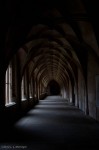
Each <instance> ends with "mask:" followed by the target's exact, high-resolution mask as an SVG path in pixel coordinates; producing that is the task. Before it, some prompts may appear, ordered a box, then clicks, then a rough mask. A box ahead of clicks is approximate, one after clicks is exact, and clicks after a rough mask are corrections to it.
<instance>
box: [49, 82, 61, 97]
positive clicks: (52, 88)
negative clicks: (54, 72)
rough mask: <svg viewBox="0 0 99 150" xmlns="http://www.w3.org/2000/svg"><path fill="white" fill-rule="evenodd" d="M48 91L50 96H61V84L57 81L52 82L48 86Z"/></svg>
mask: <svg viewBox="0 0 99 150" xmlns="http://www.w3.org/2000/svg"><path fill="white" fill-rule="evenodd" d="M48 91H49V95H60V86H59V84H58V83H57V82H56V81H55V80H52V81H50V82H49V84H48Z"/></svg>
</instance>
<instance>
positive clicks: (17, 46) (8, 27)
mask: <svg viewBox="0 0 99 150" xmlns="http://www.w3.org/2000/svg"><path fill="white" fill-rule="evenodd" d="M97 11H98V8H97V2H96V1H95V0H94V1H91V0H87V1H86V0H65V1H63V0H53V1H51V0H33V1H32V2H29V1H23V2H21V1H18V0H17V1H16V0H15V1H10V2H9V1H6V2H3V4H2V22H1V35H0V36H1V41H2V42H1V50H2V54H4V60H3V61H5V62H9V60H10V59H11V58H12V56H13V55H14V54H15V53H17V52H18V51H19V50H24V51H25V53H26V55H25V57H24V64H23V70H24V69H25V68H27V67H28V68H29V77H31V76H32V75H33V74H35V76H37V77H38V78H39V79H40V80H42V81H43V82H44V84H45V85H47V84H48V83H49V81H51V80H53V79H55V80H56V81H57V82H58V83H59V84H60V85H62V84H68V80H69V79H70V80H72V79H73V80H75V79H76V75H77V69H78V68H79V69H80V70H81V72H82V73H83V75H84V76H85V75H86V67H87V55H88V51H89V50H90V51H92V52H93V53H94V55H96V56H97V58H98V56H99V47H98V44H99V43H98V42H99V41H98V39H99V38H98V34H99V31H98V25H99V24H98V22H97V20H96V19H95V16H96V15H97Z"/></svg>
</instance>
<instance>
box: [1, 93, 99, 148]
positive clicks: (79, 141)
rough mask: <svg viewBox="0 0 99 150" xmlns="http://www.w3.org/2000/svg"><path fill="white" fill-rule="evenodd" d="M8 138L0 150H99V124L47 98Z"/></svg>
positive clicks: (18, 122) (69, 106)
mask: <svg viewBox="0 0 99 150" xmlns="http://www.w3.org/2000/svg"><path fill="white" fill-rule="evenodd" d="M8 135H9V138H8V141H6V142H1V144H0V150H2V149H3V150H4V149H5V150H7V149H11V150H12V149H15V150H16V149H18V150H19V149H20V150H22V149H26V150H56V149H57V150H75V149H76V150H96V149H98V148H99V123H98V122H96V121H95V120H94V119H92V118H90V117H88V116H85V114H84V113H83V112H82V111H81V110H79V109H78V108H76V107H74V106H73V105H72V104H69V103H68V102H67V101H66V100H65V99H62V98H61V97H60V96H48V97H47V98H46V99H45V100H40V101H39V103H38V104H37V105H36V106H35V107H34V108H33V109H31V110H30V111H29V112H28V113H27V115H26V116H24V117H23V118H21V119H19V120H18V121H17V122H16V123H15V124H14V126H13V128H12V130H11V129H10V130H9V133H8ZM8 135H7V136H8ZM5 137H6V134H5ZM97 146H98V148H97Z"/></svg>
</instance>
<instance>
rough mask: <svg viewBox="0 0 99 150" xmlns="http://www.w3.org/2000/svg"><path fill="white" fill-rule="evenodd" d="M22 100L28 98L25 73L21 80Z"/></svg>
mask: <svg viewBox="0 0 99 150" xmlns="http://www.w3.org/2000/svg"><path fill="white" fill-rule="evenodd" d="M21 100H22V101H25V100H27V98H26V76H25V74H24V76H23V78H22V82H21Z"/></svg>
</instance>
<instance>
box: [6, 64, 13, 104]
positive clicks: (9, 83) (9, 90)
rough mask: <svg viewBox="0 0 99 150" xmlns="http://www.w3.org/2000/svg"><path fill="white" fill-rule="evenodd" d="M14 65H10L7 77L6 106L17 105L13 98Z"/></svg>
mask: <svg viewBox="0 0 99 150" xmlns="http://www.w3.org/2000/svg"><path fill="white" fill-rule="evenodd" d="M12 90H13V89H12V64H11V63H10V64H9V66H8V68H7V70H6V75H5V106H10V105H13V104H15V102H13V97H12Z"/></svg>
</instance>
